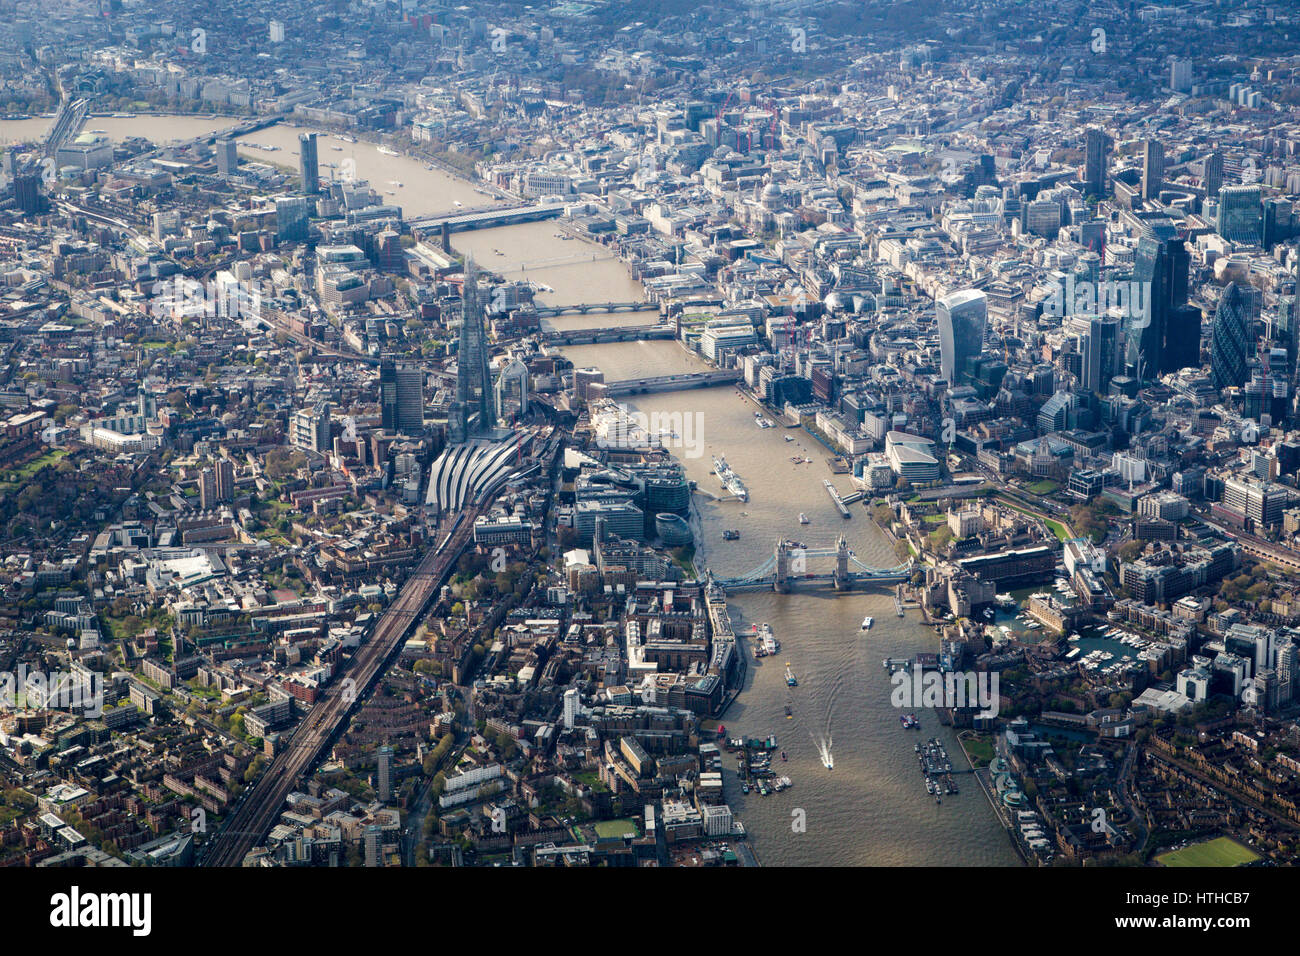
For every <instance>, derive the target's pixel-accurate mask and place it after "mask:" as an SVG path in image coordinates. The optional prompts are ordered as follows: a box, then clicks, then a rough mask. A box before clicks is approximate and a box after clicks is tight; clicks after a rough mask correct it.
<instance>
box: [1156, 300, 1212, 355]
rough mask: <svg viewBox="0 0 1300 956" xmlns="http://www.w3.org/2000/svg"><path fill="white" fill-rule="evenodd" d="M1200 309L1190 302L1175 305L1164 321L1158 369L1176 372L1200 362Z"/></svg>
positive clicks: (1201, 317)
mask: <svg viewBox="0 0 1300 956" xmlns="http://www.w3.org/2000/svg"><path fill="white" fill-rule="evenodd" d="M1203 318H1204V316H1202V315H1201V310H1200V309H1198V308H1197V307H1196V306H1194V305H1191V304H1190V303H1187V302H1184V303H1183V304H1182V305H1175V306H1173V308H1171V309H1170V310H1169V317H1168V319H1167V320H1166V321H1165V329H1164V348H1163V350H1162V352H1161V357H1162V359H1163V361H1162V363H1161V366H1160V371H1161V372H1162V373H1164V372H1177V371H1178V370H1179V369H1184V368H1194V367H1198V366H1200V364H1201V320H1202V319H1203Z"/></svg>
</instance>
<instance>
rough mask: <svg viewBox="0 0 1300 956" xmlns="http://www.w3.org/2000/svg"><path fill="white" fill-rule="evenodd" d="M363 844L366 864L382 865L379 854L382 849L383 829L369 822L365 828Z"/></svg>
mask: <svg viewBox="0 0 1300 956" xmlns="http://www.w3.org/2000/svg"><path fill="white" fill-rule="evenodd" d="M364 844H365V848H366V866H383V865H384V861H383V859H382V856H381V854H382V853H383V850H384V831H383V829H382V828H381V827H378V826H375V825H374V824H371V825H370V826H368V827H366V829H365V837H364Z"/></svg>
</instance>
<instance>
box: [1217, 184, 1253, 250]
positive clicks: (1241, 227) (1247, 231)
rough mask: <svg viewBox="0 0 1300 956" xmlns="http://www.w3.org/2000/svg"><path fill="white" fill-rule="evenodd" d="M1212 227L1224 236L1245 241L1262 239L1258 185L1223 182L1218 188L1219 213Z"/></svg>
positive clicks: (1250, 241) (1251, 241) (1250, 243)
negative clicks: (1224, 184) (1238, 184)
mask: <svg viewBox="0 0 1300 956" xmlns="http://www.w3.org/2000/svg"><path fill="white" fill-rule="evenodd" d="M1214 231H1215V232H1217V233H1218V234H1219V235H1221V236H1222V237H1223V238H1224V239H1228V240H1230V241H1232V242H1240V243H1244V244H1247V245H1255V246H1258V245H1262V244H1263V242H1264V206H1263V203H1262V202H1261V200H1260V191H1259V187H1258V186H1224V187H1223V188H1222V189H1220V190H1219V215H1218V220H1217V221H1216V222H1215V224H1214Z"/></svg>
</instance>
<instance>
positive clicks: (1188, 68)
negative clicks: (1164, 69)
mask: <svg viewBox="0 0 1300 956" xmlns="http://www.w3.org/2000/svg"><path fill="white" fill-rule="evenodd" d="M1169 88H1170V89H1171V90H1174V91H1175V92H1183V91H1185V90H1190V89H1191V88H1192V61H1191V60H1180V59H1178V58H1177V57H1174V58H1173V60H1171V61H1170V63H1169Z"/></svg>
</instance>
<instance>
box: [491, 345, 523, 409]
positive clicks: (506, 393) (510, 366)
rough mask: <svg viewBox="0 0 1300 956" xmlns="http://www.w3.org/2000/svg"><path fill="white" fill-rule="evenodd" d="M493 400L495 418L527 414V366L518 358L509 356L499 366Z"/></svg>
mask: <svg viewBox="0 0 1300 956" xmlns="http://www.w3.org/2000/svg"><path fill="white" fill-rule="evenodd" d="M495 400H496V415H497V418H503V419H508V418H511V417H512V416H513V415H527V414H528V366H527V365H525V364H524V363H523V362H521V361H520V360H519V359H517V358H511V359H509V360H508V361H506V362H505V364H503V365H502V366H501V370H500V371H499V372H498V373H497V381H496V395H495Z"/></svg>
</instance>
